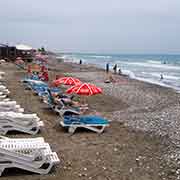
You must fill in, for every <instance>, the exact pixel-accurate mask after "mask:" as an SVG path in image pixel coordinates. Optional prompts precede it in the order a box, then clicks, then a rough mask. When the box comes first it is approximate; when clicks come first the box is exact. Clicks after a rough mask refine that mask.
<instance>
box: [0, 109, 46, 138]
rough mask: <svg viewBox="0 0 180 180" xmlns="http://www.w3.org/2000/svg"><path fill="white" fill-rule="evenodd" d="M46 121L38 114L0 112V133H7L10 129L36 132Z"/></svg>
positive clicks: (30, 132)
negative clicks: (41, 119)
mask: <svg viewBox="0 0 180 180" xmlns="http://www.w3.org/2000/svg"><path fill="white" fill-rule="evenodd" d="M42 126H44V123H43V122H42V121H40V119H39V117H38V116H37V115H36V114H22V113H14V112H7V113H5V112H0V134H3V135H5V134H6V133H7V132H9V131H14V130H15V131H20V132H24V133H28V134H36V133H38V132H39V130H40V127H42Z"/></svg>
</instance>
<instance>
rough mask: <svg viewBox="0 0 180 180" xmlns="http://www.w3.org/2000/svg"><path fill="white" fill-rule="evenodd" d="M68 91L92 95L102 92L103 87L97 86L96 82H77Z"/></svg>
mask: <svg viewBox="0 0 180 180" xmlns="http://www.w3.org/2000/svg"><path fill="white" fill-rule="evenodd" d="M66 93H68V94H71V93H76V94H79V95H86V96H92V95H95V94H101V93H102V89H101V88H99V87H96V86H95V85H94V84H89V83H83V84H77V85H75V86H73V87H71V88H69V89H68V90H67V91H66Z"/></svg>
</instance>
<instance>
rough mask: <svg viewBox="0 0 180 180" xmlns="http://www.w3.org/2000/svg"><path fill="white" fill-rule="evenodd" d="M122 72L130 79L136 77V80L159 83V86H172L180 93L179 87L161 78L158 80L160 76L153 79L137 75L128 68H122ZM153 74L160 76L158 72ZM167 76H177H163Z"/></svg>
mask: <svg viewBox="0 0 180 180" xmlns="http://www.w3.org/2000/svg"><path fill="white" fill-rule="evenodd" d="M122 74H124V75H127V76H129V78H131V79H136V80H139V81H143V82H147V83H150V84H156V85H159V86H163V87H167V88H172V89H175V90H176V92H178V93H180V88H178V87H175V86H173V85H168V84H166V83H164V82H163V80H160V78H159V80H154V79H152V78H142V77H137V76H136V75H135V74H134V73H133V72H132V71H130V70H122ZM144 74H147V73H146V72H144ZM154 75H156V77H160V74H158V73H154ZM163 77H164V76H163ZM167 77H169V78H177V77H174V76H165V78H167Z"/></svg>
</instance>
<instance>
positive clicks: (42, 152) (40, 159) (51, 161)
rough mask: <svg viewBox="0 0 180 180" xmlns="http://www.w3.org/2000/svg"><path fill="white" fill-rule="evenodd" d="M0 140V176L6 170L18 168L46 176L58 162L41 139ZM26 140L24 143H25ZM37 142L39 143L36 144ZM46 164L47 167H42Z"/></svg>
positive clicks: (54, 154) (53, 153)
mask: <svg viewBox="0 0 180 180" xmlns="http://www.w3.org/2000/svg"><path fill="white" fill-rule="evenodd" d="M1 138H2V139H0V175H1V174H2V172H3V171H4V169H6V168H12V167H16V168H20V169H24V170H27V171H31V172H34V173H39V174H47V173H49V171H50V170H51V168H52V167H53V166H54V165H55V164H58V163H59V162H60V160H59V158H58V156H57V154H56V153H55V152H52V150H51V148H50V146H49V144H48V143H44V142H43V141H44V139H43V138H34V139H33V138H30V139H29V138H27V139H25V138H23V139H18V138H17V139H10V138H6V137H4V136H2V137H1ZM25 140H26V141H25ZM37 141H40V142H41V143H38V144H37ZM45 164H48V166H47V167H45V168H44V167H43V165H45Z"/></svg>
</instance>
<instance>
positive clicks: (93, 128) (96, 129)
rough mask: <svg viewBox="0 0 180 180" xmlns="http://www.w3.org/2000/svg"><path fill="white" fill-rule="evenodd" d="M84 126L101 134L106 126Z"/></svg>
mask: <svg viewBox="0 0 180 180" xmlns="http://www.w3.org/2000/svg"><path fill="white" fill-rule="evenodd" d="M83 127H84V128H86V129H89V130H91V131H94V132H96V133H99V134H101V133H102V132H103V131H104V129H105V127H106V126H102V127H101V129H98V128H95V127H89V126H83Z"/></svg>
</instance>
